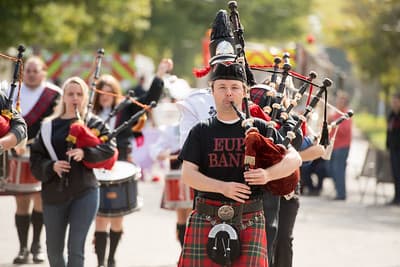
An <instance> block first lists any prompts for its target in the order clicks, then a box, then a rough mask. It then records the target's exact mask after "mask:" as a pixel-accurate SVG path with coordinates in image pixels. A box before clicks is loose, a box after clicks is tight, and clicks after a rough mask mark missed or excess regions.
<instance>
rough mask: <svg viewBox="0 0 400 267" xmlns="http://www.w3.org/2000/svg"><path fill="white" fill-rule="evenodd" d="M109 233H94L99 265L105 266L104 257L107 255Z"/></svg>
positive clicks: (100, 266)
mask: <svg viewBox="0 0 400 267" xmlns="http://www.w3.org/2000/svg"><path fill="white" fill-rule="evenodd" d="M107 237H108V233H106V232H95V233H94V251H95V252H96V255H97V265H98V266H99V267H104V257H105V255H106V246H107Z"/></svg>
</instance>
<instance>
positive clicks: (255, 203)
mask: <svg viewBox="0 0 400 267" xmlns="http://www.w3.org/2000/svg"><path fill="white" fill-rule="evenodd" d="M224 208H225V210H227V211H228V213H229V212H232V210H233V214H231V216H229V215H228V217H226V218H224V214H223V210H222V209H224ZM262 209H263V202H262V200H261V199H255V200H252V201H249V202H247V203H243V204H242V203H240V204H237V203H235V205H231V204H224V203H223V202H221V205H220V206H214V205H210V204H207V203H204V201H196V210H197V212H198V213H199V214H204V215H208V216H211V217H218V218H220V219H221V220H223V221H235V222H238V221H241V220H242V214H245V213H253V212H257V211H261V210H262ZM221 210H222V214H221ZM221 215H222V216H221ZM229 217H231V218H229ZM227 218H228V219H227Z"/></svg>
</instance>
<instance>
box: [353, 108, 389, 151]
mask: <svg viewBox="0 0 400 267" xmlns="http://www.w3.org/2000/svg"><path fill="white" fill-rule="evenodd" d="M353 121H354V123H355V125H356V126H357V128H358V129H360V130H361V131H362V132H363V134H364V135H365V136H366V138H367V139H368V140H369V141H370V142H371V144H372V145H373V146H374V147H376V148H379V149H383V150H384V149H385V142H386V119H385V118H384V117H382V116H381V117H377V116H375V115H372V114H369V113H357V116H354V118H353Z"/></svg>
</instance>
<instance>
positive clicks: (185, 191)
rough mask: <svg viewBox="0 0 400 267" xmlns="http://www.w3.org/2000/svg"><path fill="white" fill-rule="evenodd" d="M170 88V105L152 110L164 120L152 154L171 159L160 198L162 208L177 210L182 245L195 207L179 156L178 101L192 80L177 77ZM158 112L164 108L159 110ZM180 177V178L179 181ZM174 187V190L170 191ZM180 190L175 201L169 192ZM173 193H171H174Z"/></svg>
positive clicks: (153, 156) (184, 94)
mask: <svg viewBox="0 0 400 267" xmlns="http://www.w3.org/2000/svg"><path fill="white" fill-rule="evenodd" d="M166 89H169V90H168V91H169V96H170V99H169V102H165V103H163V104H164V106H166V107H167V108H166V109H165V110H163V109H162V106H161V105H159V106H158V107H160V106H161V110H158V109H157V108H156V109H154V111H153V117H154V118H155V119H156V121H159V122H160V123H163V125H161V126H160V127H159V128H160V131H161V133H160V135H159V137H158V138H157V140H156V142H155V143H154V144H152V145H151V146H150V157H151V158H152V159H153V161H163V162H165V161H168V163H167V164H166V165H168V168H167V169H168V170H167V174H166V177H165V187H164V192H163V196H162V200H161V208H165V209H169V210H176V215H177V223H176V236H177V240H178V241H179V243H180V245H181V247H182V245H183V238H184V235H185V230H186V220H187V217H188V216H189V214H190V212H191V211H192V205H193V204H192V200H193V198H191V197H190V196H192V194H191V192H190V191H191V189H190V188H189V187H187V186H186V185H184V184H183V182H182V179H181V177H180V170H181V162H180V161H179V160H178V159H177V157H178V154H179V151H180V149H181V146H180V142H179V140H180V132H179V129H180V122H179V117H178V116H179V115H180V114H179V110H178V109H177V105H176V101H177V100H180V99H182V98H183V97H185V96H186V95H187V94H188V92H189V91H190V90H191V89H190V86H189V84H188V83H187V82H186V81H185V80H183V79H177V78H176V79H174V80H173V82H172V83H170V84H168V85H167V86H166ZM159 112H162V114H160V113H159ZM177 180H178V181H177ZM169 190H171V192H170V191H169ZM172 191H173V192H178V195H173V196H171V197H173V198H174V200H173V201H172V200H171V199H168V195H169V193H172ZM171 195H172V194H171Z"/></svg>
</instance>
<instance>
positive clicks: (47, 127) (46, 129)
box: [40, 121, 58, 160]
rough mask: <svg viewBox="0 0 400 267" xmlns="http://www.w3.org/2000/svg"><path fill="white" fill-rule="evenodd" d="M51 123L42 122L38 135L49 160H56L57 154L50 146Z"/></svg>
mask: <svg viewBox="0 0 400 267" xmlns="http://www.w3.org/2000/svg"><path fill="white" fill-rule="evenodd" d="M51 122H52V121H44V122H42V125H41V128H40V135H41V136H42V140H43V143H44V146H45V147H46V149H47V152H49V154H50V157H51V159H52V160H58V158H57V154H56V152H55V151H54V147H53V145H52V144H51V125H52V123H51Z"/></svg>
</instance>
